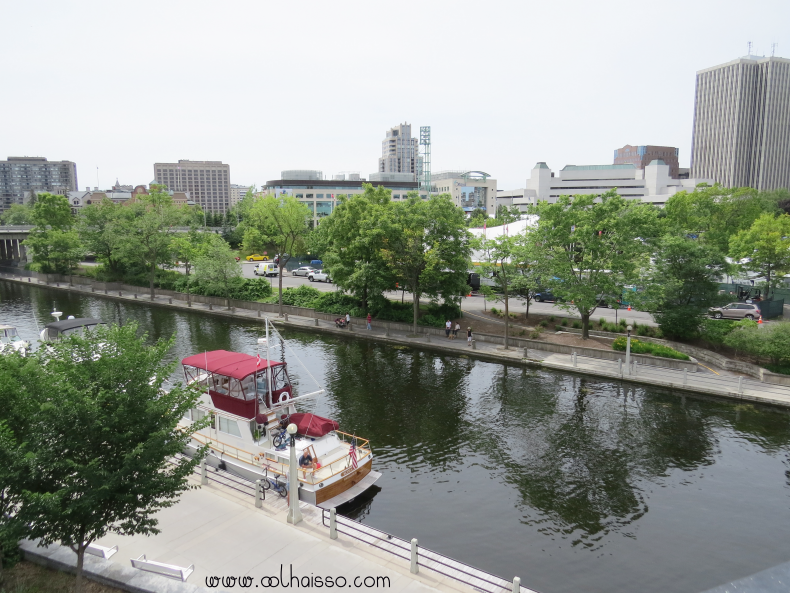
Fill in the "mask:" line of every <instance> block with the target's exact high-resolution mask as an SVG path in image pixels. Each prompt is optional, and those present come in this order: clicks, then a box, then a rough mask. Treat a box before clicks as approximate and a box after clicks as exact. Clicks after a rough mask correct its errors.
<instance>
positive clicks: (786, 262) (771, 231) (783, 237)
mask: <svg viewBox="0 0 790 593" xmlns="http://www.w3.org/2000/svg"><path fill="white" fill-rule="evenodd" d="M730 256H731V257H733V258H734V259H736V260H740V259H742V258H745V261H744V262H743V263H742V264H741V265H740V268H741V269H743V270H747V271H749V272H756V273H758V274H760V275H761V276H763V277H764V278H765V281H766V284H767V285H768V292H769V293H770V292H771V289H772V287H773V286H774V285H775V283H776V279H777V278H778V277H782V276H784V275H786V274H788V273H790V215H788V214H782V215H781V216H774V215H773V214H763V215H761V216H760V217H759V218H758V219H757V220H755V221H754V224H752V225H751V226H750V227H749V228H748V229H746V230H742V231H740V232H739V233H738V234H737V235H735V236H733V237H732V238H731V239H730Z"/></svg>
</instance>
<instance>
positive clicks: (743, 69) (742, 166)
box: [691, 55, 790, 190]
mask: <svg viewBox="0 0 790 593" xmlns="http://www.w3.org/2000/svg"><path fill="white" fill-rule="evenodd" d="M691 177H705V178H709V179H713V180H714V181H716V182H718V183H721V184H722V185H724V186H726V187H753V188H756V189H759V190H772V189H777V188H781V187H790V60H787V59H785V58H775V57H768V58H766V57H760V56H751V55H749V56H746V57H743V58H739V59H737V60H733V61H732V62H727V63H726V64H721V65H719V66H714V67H713V68H707V69H705V70H700V71H699V72H697V88H696V96H695V101H694V132H693V137H692V147H691Z"/></svg>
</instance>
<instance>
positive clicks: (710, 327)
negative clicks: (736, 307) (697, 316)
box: [699, 318, 737, 350]
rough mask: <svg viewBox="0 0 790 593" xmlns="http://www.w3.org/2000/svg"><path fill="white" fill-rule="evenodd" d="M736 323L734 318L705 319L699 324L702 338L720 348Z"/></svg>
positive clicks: (716, 348) (715, 347)
mask: <svg viewBox="0 0 790 593" xmlns="http://www.w3.org/2000/svg"><path fill="white" fill-rule="evenodd" d="M736 323H737V322H736V321H733V320H732V319H710V318H708V319H703V320H702V322H701V323H700V326H699V334H700V338H702V339H703V340H705V341H706V342H707V343H708V344H709V345H711V346H713V348H714V349H715V350H718V349H719V347H720V346H722V345H723V344H724V339H725V338H726V337H727V334H729V333H730V332H731V331H732V330H733V329H735V324H736Z"/></svg>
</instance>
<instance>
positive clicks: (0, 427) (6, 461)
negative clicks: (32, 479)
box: [0, 420, 25, 587]
mask: <svg viewBox="0 0 790 593" xmlns="http://www.w3.org/2000/svg"><path fill="white" fill-rule="evenodd" d="M24 471H25V468H24V464H23V458H22V455H21V454H20V451H19V443H18V442H17V440H16V439H15V438H14V434H13V433H12V431H11V429H10V428H9V427H8V424H7V423H6V421H5V420H0V587H2V585H3V568H4V567H5V566H6V565H9V564H10V563H11V562H12V561H13V560H14V558H13V552H14V550H16V548H17V543H18V542H19V540H20V539H22V538H23V537H24V536H25V526H24V524H23V523H22V522H21V521H20V520H19V509H20V508H21V505H22V492H23V489H24V486H23V484H24Z"/></svg>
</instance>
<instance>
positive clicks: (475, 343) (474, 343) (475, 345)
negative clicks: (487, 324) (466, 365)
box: [472, 340, 477, 350]
mask: <svg viewBox="0 0 790 593" xmlns="http://www.w3.org/2000/svg"><path fill="white" fill-rule="evenodd" d="M472 350H477V340H472Z"/></svg>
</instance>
